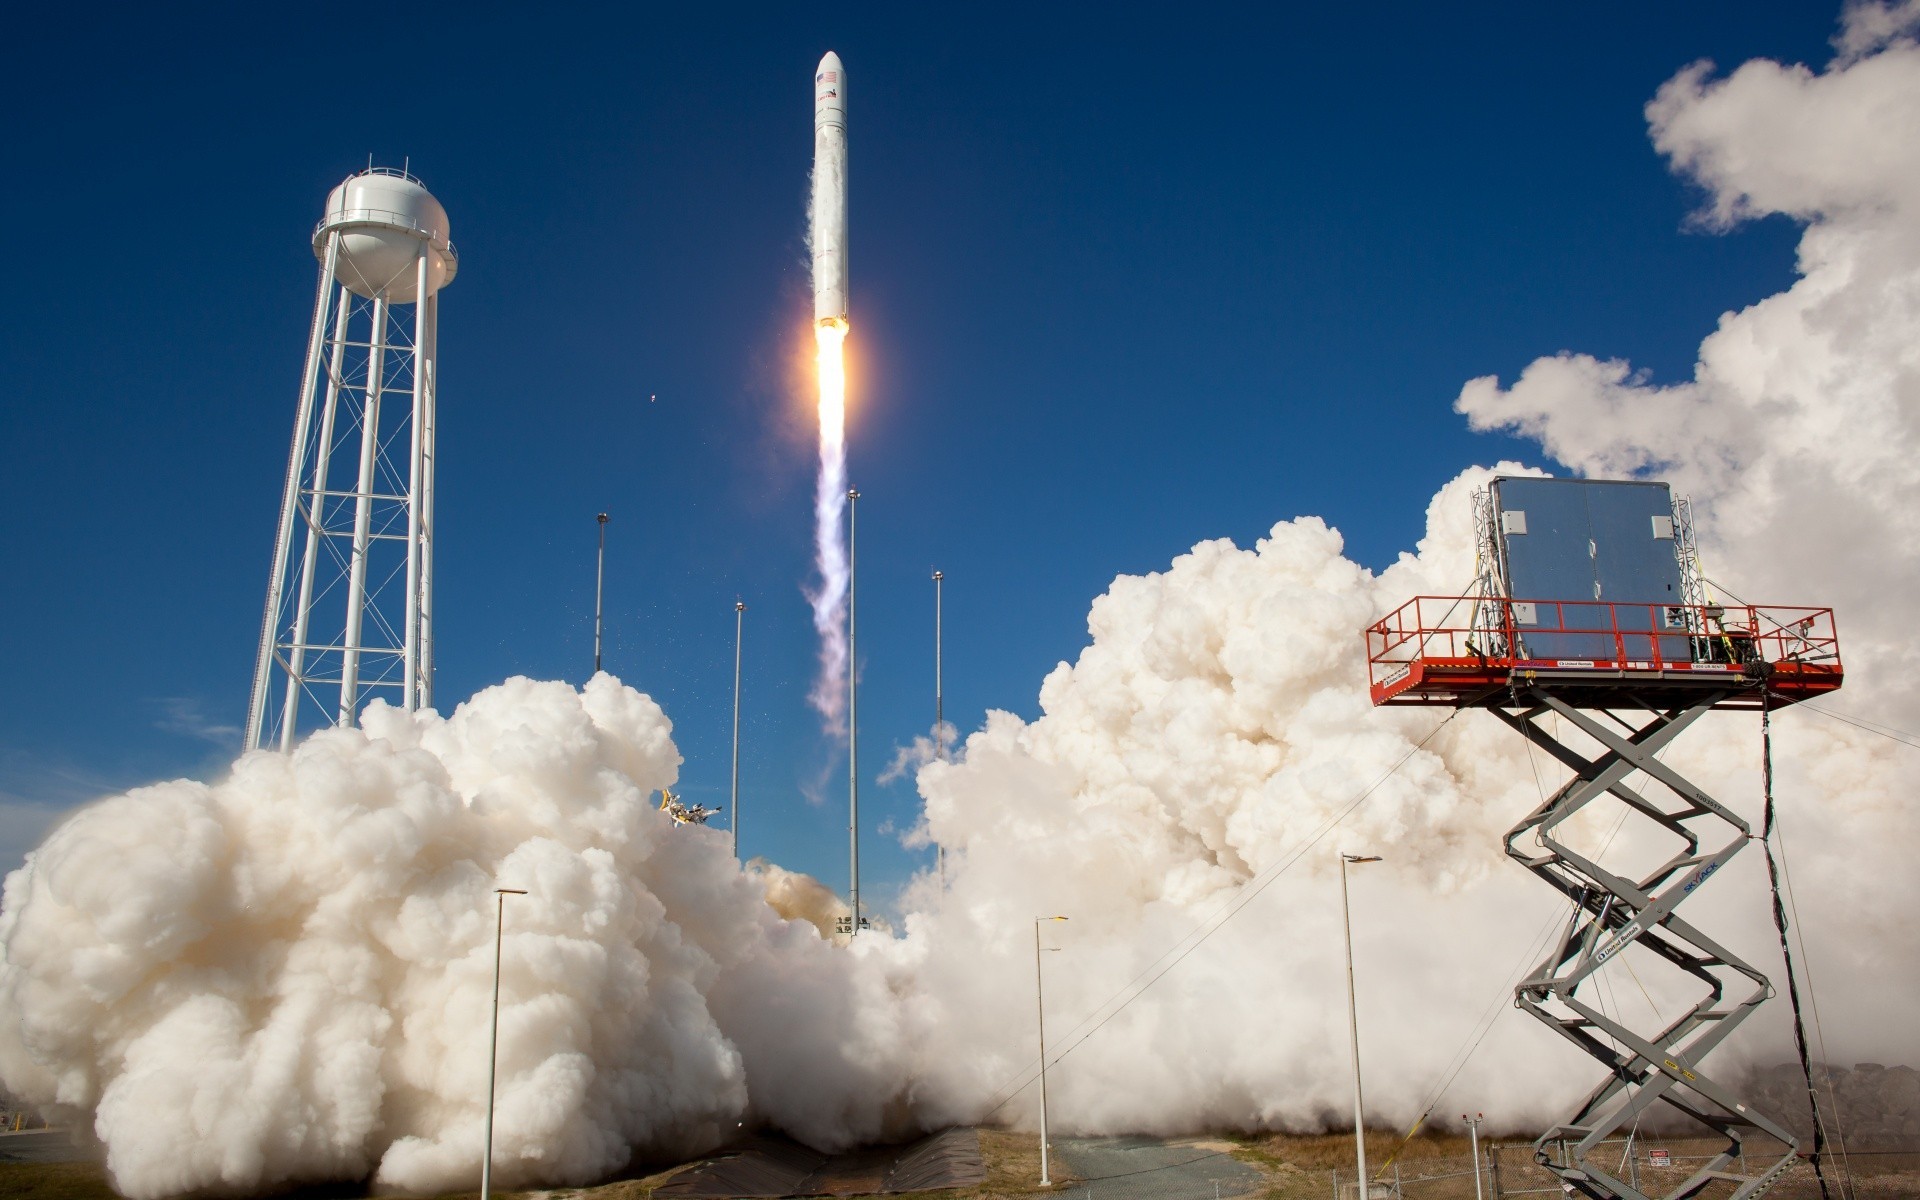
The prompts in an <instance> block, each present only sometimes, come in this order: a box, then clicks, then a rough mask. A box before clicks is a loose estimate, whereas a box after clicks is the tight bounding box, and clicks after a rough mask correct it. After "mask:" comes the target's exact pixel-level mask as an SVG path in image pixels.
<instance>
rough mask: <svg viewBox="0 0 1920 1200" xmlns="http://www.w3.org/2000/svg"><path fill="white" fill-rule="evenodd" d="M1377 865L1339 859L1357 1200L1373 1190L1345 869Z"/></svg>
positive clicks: (1362, 857)
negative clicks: (1351, 1072) (1369, 1171)
mask: <svg viewBox="0 0 1920 1200" xmlns="http://www.w3.org/2000/svg"><path fill="white" fill-rule="evenodd" d="M1379 861H1380V856H1379V855H1377V854H1342V855H1341V856H1340V923H1341V925H1342V926H1343V927H1344V928H1345V929H1346V934H1347V1026H1348V1029H1349V1031H1350V1032H1351V1033H1352V1035H1353V1155H1354V1158H1355V1160H1356V1162H1357V1164H1358V1168H1359V1171H1360V1192H1359V1196H1358V1200H1370V1197H1371V1196H1372V1195H1373V1188H1372V1187H1371V1186H1369V1184H1368V1182H1367V1118H1366V1110H1365V1104H1364V1103H1363V1102H1362V1100H1361V1097H1360V1006H1359V1005H1358V1004H1357V1003H1356V1002H1355V1001H1354V994H1353V910H1352V908H1351V907H1350V906H1349V905H1348V903H1347V865H1348V864H1349V863H1372V862H1379Z"/></svg>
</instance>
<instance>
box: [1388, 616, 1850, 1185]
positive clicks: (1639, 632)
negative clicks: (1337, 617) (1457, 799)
mask: <svg viewBox="0 0 1920 1200" xmlns="http://www.w3.org/2000/svg"><path fill="white" fill-rule="evenodd" d="M1366 642H1367V662H1368V669H1369V672H1370V679H1369V682H1370V684H1371V690H1372V696H1373V702H1374V703H1375V704H1376V705H1428V706H1434V705H1438V706H1443V707H1452V708H1486V709H1490V710H1492V712H1493V713H1494V715H1495V716H1497V717H1499V718H1500V719H1501V720H1502V721H1503V722H1505V723H1506V724H1507V725H1509V726H1511V727H1512V728H1513V729H1514V730H1515V731H1516V732H1518V733H1519V734H1520V735H1521V736H1523V737H1525V738H1526V739H1527V740H1528V741H1530V742H1531V743H1533V744H1534V745H1535V746H1537V747H1539V748H1540V749H1542V750H1544V751H1545V752H1546V753H1547V754H1549V755H1551V756H1552V757H1553V758H1554V759H1556V760H1557V761H1558V762H1559V763H1560V764H1561V765H1562V766H1564V767H1566V768H1567V769H1568V771H1569V772H1570V773H1571V778H1569V779H1568V780H1567V782H1566V783H1565V785H1563V786H1562V787H1561V788H1560V789H1559V790H1558V791H1556V792H1555V793H1554V794H1553V795H1552V796H1550V797H1546V798H1545V799H1543V800H1542V802H1541V803H1540V805H1539V807H1537V808H1536V809H1534V811H1533V812H1531V813H1529V814H1528V815H1527V816H1526V818H1525V819H1524V820H1522V821H1521V822H1520V823H1519V824H1518V825H1516V826H1514V827H1513V829H1511V830H1510V831H1509V832H1508V833H1507V836H1506V841H1505V846H1506V851H1507V854H1508V856H1509V857H1511V858H1513V859H1515V860H1517V861H1518V862H1520V863H1521V864H1522V865H1524V866H1525V867H1526V868H1527V869H1528V870H1530V871H1532V872H1533V873H1534V874H1535V875H1538V876H1539V877H1540V878H1541V879H1542V880H1543V881H1544V882H1546V883H1548V884H1550V885H1551V886H1552V887H1553V888H1554V889H1555V890H1557V891H1558V892H1560V894H1561V895H1562V896H1564V897H1565V898H1566V899H1567V900H1568V901H1569V902H1570V904H1571V912H1570V914H1569V917H1568V919H1567V922H1566V924H1565V925H1564V927H1563V928H1562V930H1561V932H1560V935H1559V936H1558V938H1557V939H1556V940H1555V941H1554V943H1553V944H1552V946H1551V948H1550V949H1549V950H1548V952H1547V954H1546V956H1545V958H1543V959H1542V960H1541V961H1540V963H1539V964H1538V965H1537V966H1536V967H1535V968H1534V969H1533V970H1532V971H1530V972H1529V973H1528V975H1527V977H1526V978H1525V979H1524V980H1522V981H1521V983H1520V984H1519V986H1518V987H1517V988H1516V989H1515V995H1514V1000H1515V1003H1516V1005H1517V1006H1518V1007H1519V1008H1520V1009H1521V1010H1522V1011H1524V1012H1526V1013H1527V1014H1528V1015H1530V1016H1532V1017H1534V1018H1536V1019H1538V1020H1539V1021H1541V1022H1543V1023H1544V1024H1545V1025H1546V1026H1547V1027H1548V1028H1551V1029H1552V1030H1553V1031H1554V1032H1556V1033H1558V1034H1560V1035H1561V1036H1562V1037H1565V1038H1567V1039H1568V1040H1569V1041H1571V1042H1573V1043H1574V1044H1576V1045H1578V1046H1579V1047H1580V1048H1581V1049H1582V1050H1584V1051H1586V1052H1587V1053H1588V1054H1590V1055H1592V1056H1593V1057H1594V1058H1595V1059H1597V1060H1598V1061H1599V1062H1600V1063H1602V1064H1603V1065H1604V1067H1605V1069H1606V1074H1605V1077H1604V1078H1603V1079H1602V1081H1601V1082H1600V1083H1599V1084H1598V1085H1597V1086H1596V1087H1595V1088H1594V1089H1593V1091H1591V1092H1590V1093H1589V1094H1588V1095H1587V1097H1586V1099H1585V1100H1584V1101H1583V1102H1582V1103H1581V1105H1580V1107H1579V1109H1578V1110H1577V1111H1576V1112H1575V1113H1574V1114H1573V1115H1572V1116H1570V1117H1569V1118H1567V1119H1566V1120H1565V1121H1562V1122H1561V1123H1559V1124H1558V1125H1555V1126H1554V1127H1552V1128H1551V1129H1549V1130H1548V1131H1547V1132H1546V1133H1544V1134H1543V1135H1542V1136H1541V1137H1540V1138H1539V1140H1538V1141H1536V1142H1535V1143H1534V1157H1535V1159H1536V1161H1538V1162H1539V1163H1540V1165H1541V1166H1543V1167H1545V1168H1546V1169H1547V1170H1549V1171H1552V1172H1553V1173H1554V1174H1555V1175H1556V1176H1558V1177H1559V1179H1560V1181H1561V1184H1562V1187H1563V1188H1564V1190H1565V1191H1566V1192H1567V1193H1568V1194H1570V1195H1571V1194H1574V1193H1578V1194H1580V1195H1582V1196H1587V1197H1591V1198H1593V1200H1649V1198H1648V1197H1647V1196H1646V1195H1645V1194H1644V1193H1642V1192H1640V1191H1639V1190H1638V1188H1637V1187H1636V1186H1634V1184H1633V1183H1631V1182H1629V1181H1628V1180H1626V1179H1622V1178H1620V1177H1619V1176H1618V1175H1617V1174H1615V1172H1616V1171H1617V1170H1618V1169H1619V1168H1618V1165H1617V1164H1614V1165H1611V1166H1609V1165H1608V1164H1607V1162H1606V1161H1605V1160H1604V1158H1603V1156H1602V1155H1601V1154H1599V1153H1598V1150H1599V1147H1600V1146H1601V1144H1602V1143H1603V1142H1604V1141H1605V1140H1606V1139H1608V1138H1609V1137H1611V1136H1613V1135H1615V1134H1616V1133H1617V1132H1618V1131H1619V1130H1621V1129H1623V1128H1627V1127H1629V1126H1637V1125H1638V1123H1639V1122H1640V1121H1641V1120H1642V1119H1643V1117H1644V1115H1645V1114H1646V1113H1647V1111H1648V1110H1649V1109H1651V1108H1653V1107H1655V1106H1656V1105H1665V1106H1667V1107H1668V1108H1670V1109H1674V1110H1678V1111H1679V1112H1682V1113H1685V1114H1686V1115H1687V1116H1689V1117H1691V1118H1693V1119H1694V1120H1696V1121H1698V1122H1699V1123H1700V1124H1702V1125H1704V1126H1706V1127H1707V1128H1709V1129H1711V1130H1714V1131H1715V1132H1717V1133H1719V1134H1721V1135H1722V1136H1724V1137H1725V1138H1726V1142H1725V1148H1724V1149H1723V1150H1722V1152H1721V1153H1719V1154H1717V1155H1715V1156H1714V1157H1713V1158H1712V1159H1711V1160H1709V1161H1708V1162H1707V1163H1706V1164H1704V1165H1703V1166H1702V1167H1701V1168H1700V1170H1699V1171H1697V1172H1696V1173H1695V1174H1694V1175H1693V1176H1692V1177H1691V1178H1689V1179H1687V1180H1686V1181H1685V1182H1683V1183H1681V1184H1680V1185H1679V1186H1678V1187H1675V1188H1674V1189H1672V1190H1671V1191H1669V1192H1667V1193H1666V1196H1665V1200H1695V1198H1704V1197H1706V1196H1708V1195H1714V1196H1726V1197H1728V1200H1757V1197H1759V1196H1760V1195H1761V1194H1762V1193H1764V1192H1766V1191H1768V1190H1769V1189H1771V1188H1772V1187H1773V1186H1774V1184H1775V1183H1777V1182H1778V1181H1779V1179H1780V1178H1781V1176H1782V1175H1783V1174H1784V1173H1785V1172H1786V1170H1787V1169H1788V1167H1790V1166H1791V1165H1792V1163H1793V1162H1794V1161H1795V1156H1796V1151H1797V1144H1796V1142H1795V1140H1794V1138H1793V1135H1792V1134H1791V1133H1790V1132H1789V1131H1788V1130H1787V1129H1786V1128H1785V1127H1783V1126H1782V1125H1781V1124H1780V1123H1778V1122H1777V1121H1774V1120H1773V1119H1771V1118H1769V1117H1767V1116H1765V1115H1764V1114H1761V1113H1759V1112H1757V1111H1755V1110H1754V1109H1753V1108H1752V1107H1751V1106H1749V1105H1747V1104H1746V1103H1745V1102H1743V1101H1742V1100H1741V1099H1740V1098H1739V1097H1738V1096H1737V1095H1736V1094H1735V1093H1734V1092H1733V1090H1732V1089H1731V1088H1730V1087H1728V1086H1727V1085H1726V1084H1724V1083H1722V1082H1720V1081H1718V1080H1716V1079H1714V1078H1712V1077H1710V1076H1709V1075H1708V1074H1707V1072H1706V1069H1705V1068H1704V1067H1703V1066H1702V1064H1701V1060H1702V1059H1703V1058H1704V1057H1706V1055H1707V1054H1708V1053H1709V1052H1710V1051H1712V1050H1713V1049H1714V1048H1716V1047H1717V1046H1718V1045H1720V1044H1721V1042H1723V1041H1724V1040H1725V1039H1726V1038H1727V1037H1728V1036H1729V1035H1730V1034H1731V1033H1732V1032H1733V1030H1734V1029H1735V1027H1737V1026H1738V1025H1739V1024H1740V1023H1741V1022H1742V1021H1744V1020H1745V1019H1746V1018H1747V1017H1748V1016H1749V1015H1751V1013H1752V1012H1753V1011H1754V1009H1756V1008H1757V1007H1758V1006H1759V1005H1760V1004H1761V1003H1762V1002H1763V1001H1764V1000H1766V999H1767V998H1768V997H1769V996H1770V995H1772V992H1773V989H1772V987H1771V985H1770V984H1769V983H1768V982H1767V979H1766V976H1765V975H1763V974H1762V973H1761V972H1760V971H1759V970H1758V969H1756V968H1755V967H1753V966H1752V965H1750V964H1748V963H1747V962H1745V961H1743V960H1742V959H1741V958H1740V957H1738V956H1737V955H1736V954H1735V953H1734V952H1733V951H1732V950H1731V949H1730V948H1728V947H1727V946H1724V945H1722V944H1721V943H1719V942H1718V941H1716V940H1715V939H1713V938H1712V937H1710V936H1709V935H1707V934H1706V933H1705V932H1703V931H1702V930H1700V929H1698V928H1696V927H1695V926H1693V925H1692V924H1690V923H1689V922H1687V921H1685V920H1683V919H1682V918H1681V917H1680V916H1679V915H1678V914H1677V913H1676V911H1675V910H1676V909H1677V908H1678V907H1679V905H1680V903H1681V902H1682V901H1684V900H1686V899H1688V898H1689V897H1691V896H1692V895H1693V894H1694V893H1695V892H1696V891H1697V890H1698V889H1699V888H1700V886H1701V885H1703V884H1704V883H1706V882H1707V880H1708V879H1709V878H1710V877H1712V876H1713V875H1714V874H1716V873H1717V872H1719V871H1720V869H1721V868H1722V867H1724V866H1725V865H1726V864H1727V862H1728V861H1729V860H1730V859H1732V858H1733V856H1734V855H1735V854H1737V853H1738V852H1739V851H1740V850H1741V849H1742V848H1744V847H1745V846H1746V845H1747V843H1748V842H1749V841H1751V840H1752V839H1753V836H1754V835H1753V831H1752V829H1751V828H1750V827H1749V826H1748V824H1747V822H1746V821H1745V820H1743V819H1742V818H1741V817H1740V816H1739V815H1738V814H1737V813H1735V812H1734V811H1732V810H1731V809H1729V808H1727V807H1726V806H1725V805H1723V804H1721V803H1720V802H1718V801H1716V800H1715V799H1714V798H1713V797H1711V796H1709V795H1708V794H1707V792H1706V791H1705V790H1704V789H1703V788H1701V787H1699V786H1698V785H1697V784H1695V783H1693V782H1692V781H1690V780H1688V779H1686V778H1684V777H1683V776H1682V775H1681V774H1680V773H1679V772H1678V771H1677V770H1675V769H1674V768H1673V767H1672V766H1671V765H1669V764H1668V763H1666V762H1665V761H1663V760H1662V759H1661V758H1660V757H1659V756H1660V754H1661V752H1662V751H1664V750H1665V749H1666V748H1667V747H1668V746H1669V745H1671V744H1672V742H1673V740H1674V739H1675V738H1677V737H1678V736H1679V735H1680V734H1681V733H1682V732H1683V731H1685V730H1686V729H1687V728H1688V727H1689V726H1691V725H1693V724H1694V722H1695V721H1697V720H1698V719H1699V718H1700V717H1701V716H1703V715H1705V714H1706V713H1708V712H1711V711H1713V710H1716V709H1755V710H1759V709H1772V708H1779V707H1781V706H1783V705H1788V704H1794V703H1798V702H1799V701H1802V700H1808V699H1812V698H1813V697H1816V696H1821V695H1825V694H1826V693H1828V692H1831V691H1833V690H1835V689H1836V688H1838V687H1839V686H1840V684H1841V680H1842V668H1841V663H1840V648H1839V641H1838V639H1837V637H1836V635H1835V631H1834V623H1833V611H1832V610H1831V609H1826V608H1795V607H1779V606H1775V607H1757V606H1744V605H1743V606H1727V605H1718V604H1712V605H1705V604H1703V605H1685V604H1624V603H1609V602H1602V601H1560V600H1535V601H1523V600H1510V599H1506V598H1504V597H1500V596H1489V595H1484V594H1483V595H1480V596H1422V597H1418V598H1416V599H1414V600H1410V601H1408V602H1407V603H1406V604H1405V605H1403V606H1401V607H1400V608H1398V609H1396V610H1395V611H1394V612H1392V613H1390V614H1388V615H1387V616H1386V617H1384V618H1382V619H1381V620H1380V621H1377V622H1375V623H1374V624H1373V625H1372V626H1370V627H1369V628H1368V629H1367V631H1366ZM1570 735H1571V737H1570ZM1640 778H1644V779H1645V780H1647V781H1648V782H1647V783H1644V784H1642V783H1639V782H1637V780H1638V779H1640ZM1656 789H1657V790H1656ZM1602 800H1611V801H1613V802H1616V803H1618V804H1621V805H1623V806H1624V807H1625V810H1626V813H1627V815H1631V816H1637V817H1640V818H1643V819H1644V820H1645V821H1647V822H1649V823H1650V824H1651V825H1652V826H1654V827H1655V829H1654V830H1647V831H1644V832H1643V834H1642V835H1641V838H1642V840H1643V841H1645V842H1646V844H1647V845H1648V846H1653V845H1656V844H1657V839H1658V838H1659V837H1662V836H1664V838H1665V839H1666V840H1667V845H1668V847H1669V849H1668V850H1667V851H1666V853H1665V857H1664V858H1662V859H1658V860H1656V861H1654V862H1653V863H1651V864H1646V863H1643V864H1642V866H1641V867H1640V868H1639V869H1636V870H1634V871H1632V872H1631V873H1623V872H1622V871H1621V870H1620V869H1619V868H1615V867H1611V866H1608V865H1606V864H1603V863H1602V862H1601V861H1600V856H1599V855H1598V854H1595V853H1593V852H1591V851H1588V850H1585V849H1583V848H1582V847H1583V845H1584V843H1585V841H1586V840H1587V839H1584V838H1579V837H1569V835H1568V834H1567V832H1565V831H1564V830H1563V826H1565V824H1566V822H1567V821H1569V820H1570V819H1571V818H1573V817H1574V816H1575V814H1577V813H1579V812H1580V811H1581V810H1582V809H1584V808H1586V807H1587V806H1588V805H1590V804H1593V803H1595V802H1597V801H1602ZM1649 867H1650V869H1649ZM1630 948H1637V949H1639V950H1642V951H1645V952H1648V953H1650V954H1651V955H1653V956H1654V957H1655V958H1656V959H1657V960H1658V961H1660V962H1664V964H1665V965H1666V967H1667V968H1669V969H1671V970H1677V971H1679V972H1680V973H1681V974H1682V975H1683V976H1684V977H1686V978H1688V979H1690V980H1691V981H1692V984H1693V985H1694V986H1695V987H1696V988H1697V989H1698V992H1697V996H1698V998H1697V999H1696V1001H1695V1002H1694V1003H1693V1004H1692V1005H1691V1006H1690V1007H1687V1008H1686V1009H1684V1010H1683V1011H1681V1012H1679V1013H1677V1014H1672V1013H1670V1014H1667V1020H1666V1023H1665V1024H1664V1025H1662V1026H1661V1027H1659V1028H1654V1029H1645V1028H1642V1029H1638V1030H1636V1029H1634V1028H1632V1027H1630V1026H1629V1025H1628V1024H1627V1023H1626V1021H1625V1019H1624V1018H1625V1014H1624V1013H1621V1012H1618V1011H1609V1007H1610V1006H1608V1005H1605V1004H1603V1003H1601V1002H1600V1000H1599V998H1598V997H1597V996H1596V995H1595V994H1594V993H1595V991H1596V990H1597V986H1598V985H1597V981H1596V979H1595V977H1596V975H1597V974H1598V973H1599V972H1600V971H1601V970H1602V969H1603V968H1604V967H1605V966H1606V964H1607V963H1608V962H1609V961H1610V960H1612V959H1613V958H1614V957H1616V956H1618V955H1621V954H1623V953H1624V952H1625V951H1627V950H1628V949H1630ZM1755 1135H1760V1137H1761V1139H1762V1140H1760V1141H1754V1142H1751V1143H1750V1142H1749V1139H1751V1138H1753V1137H1754V1136H1755ZM1768 1141H1777V1142H1778V1143H1779V1144H1781V1145H1784V1147H1785V1152H1784V1153H1780V1154H1769V1155H1766V1156H1764V1161H1761V1162H1759V1163H1757V1164H1756V1165H1755V1166H1754V1167H1753V1169H1752V1170H1751V1171H1749V1170H1748V1169H1747V1168H1746V1164H1747V1163H1748V1162H1749V1161H1750V1159H1749V1156H1748V1151H1749V1149H1750V1148H1751V1149H1753V1150H1755V1151H1757V1150H1758V1148H1759V1147H1760V1146H1762V1145H1765V1144H1768Z"/></svg>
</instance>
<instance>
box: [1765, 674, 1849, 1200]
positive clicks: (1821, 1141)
mask: <svg viewBox="0 0 1920 1200" xmlns="http://www.w3.org/2000/svg"><path fill="white" fill-rule="evenodd" d="M1772 717H1773V707H1772V705H1770V704H1768V703H1766V700H1765V698H1764V697H1763V698H1762V700H1761V704H1760V793H1761V796H1762V799H1763V802H1764V804H1765V810H1764V811H1765V816H1764V818H1763V820H1762V823H1761V828H1760V845H1761V848H1762V849H1764V850H1765V851H1766V852H1767V878H1768V879H1769V880H1770V881H1771V882H1772V884H1773V924H1774V928H1776V929H1778V930H1779V931H1780V954H1781V957H1782V958H1784V959H1785V960H1786V967H1787V999H1788V1001H1789V1002H1790V1003H1791V1004H1792V1006H1793V1044H1794V1048H1795V1049H1797V1050H1798V1051H1799V1052H1800V1074H1801V1075H1802V1076H1803V1077H1805V1079H1806V1081H1807V1102H1808V1103H1809V1104H1811V1105H1812V1106H1813V1154H1812V1156H1811V1157H1812V1160H1813V1175H1814V1178H1815V1179H1817V1180H1819V1181H1820V1196H1821V1200H1833V1193H1832V1191H1830V1190H1829V1189H1828V1187H1827V1172H1826V1169H1825V1168H1824V1167H1823V1166H1822V1165H1821V1162H1820V1158H1821V1154H1822V1152H1823V1151H1824V1150H1825V1149H1826V1146H1827V1138H1826V1133H1825V1131H1824V1130H1823V1129H1822V1127H1821V1121H1820V1093H1819V1092H1818V1091H1817V1090H1816V1089H1815V1088H1814V1085H1813V1061H1812V1058H1811V1057H1810V1056H1809V1055H1808V1053H1807V1027H1806V1024H1805V1022H1804V1021H1803V1020H1802V1019H1801V1016H1800V985H1799V983H1798V982H1797V981H1796V980H1795V978H1794V973H1793V947H1792V946H1791V945H1789V944H1788V939H1787V909H1786V906H1785V905H1784V904H1782V903H1781V902H1780V868H1779V866H1778V865H1777V864H1776V863H1775V862H1774V858H1773V720H1772Z"/></svg>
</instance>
